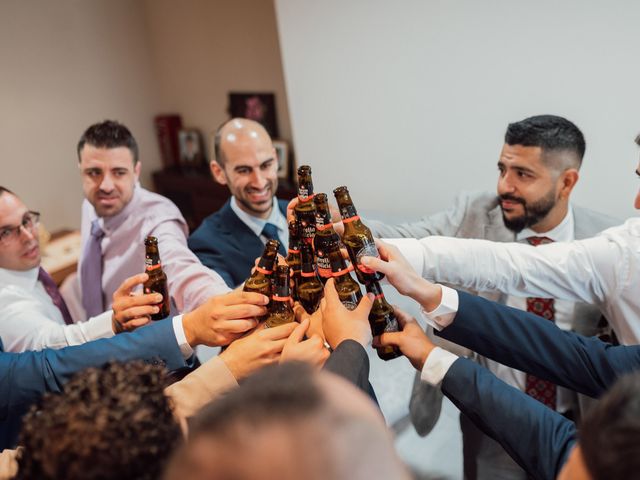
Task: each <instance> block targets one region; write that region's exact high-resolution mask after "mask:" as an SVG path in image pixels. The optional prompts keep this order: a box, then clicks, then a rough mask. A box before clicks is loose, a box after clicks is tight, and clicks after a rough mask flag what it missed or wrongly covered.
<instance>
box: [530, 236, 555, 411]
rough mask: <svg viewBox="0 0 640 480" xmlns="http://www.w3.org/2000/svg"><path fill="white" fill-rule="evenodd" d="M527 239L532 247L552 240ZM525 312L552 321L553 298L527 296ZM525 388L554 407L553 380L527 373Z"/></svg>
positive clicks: (543, 238) (542, 238)
mask: <svg viewBox="0 0 640 480" xmlns="http://www.w3.org/2000/svg"><path fill="white" fill-rule="evenodd" d="M527 241H528V242H529V243H530V244H531V245H533V246H534V247H537V246H538V245H542V244H545V243H551V242H553V240H551V239H550V238H547V237H529V238H527ZM527 312H531V313H535V314H536V315H538V316H540V317H542V318H545V319H547V320H550V321H552V322H553V321H554V316H555V309H554V300H553V299H552V298H532V297H530V298H527ZM525 388H526V390H525V391H526V393H527V395H529V396H530V397H533V398H535V399H536V400H538V401H540V402H542V403H544V404H545V405H546V406H547V407H549V408H551V409H553V410H555V409H556V385H555V384H554V383H553V382H550V381H548V380H542V379H540V378H538V377H536V376H535V375H531V374H529V373H527V379H526V387H525Z"/></svg>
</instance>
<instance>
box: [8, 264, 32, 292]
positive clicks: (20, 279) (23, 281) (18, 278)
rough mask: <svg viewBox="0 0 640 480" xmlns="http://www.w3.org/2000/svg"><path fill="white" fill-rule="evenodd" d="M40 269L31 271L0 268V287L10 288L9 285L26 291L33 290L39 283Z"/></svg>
mask: <svg viewBox="0 0 640 480" xmlns="http://www.w3.org/2000/svg"><path fill="white" fill-rule="evenodd" d="M39 272H40V267H39V266H38V267H35V268H32V269H31V270H24V271H18V270H9V269H6V268H0V287H8V286H9V285H15V286H17V287H20V288H24V289H25V290H33V289H34V288H35V286H36V283H37V282H38V273H39Z"/></svg>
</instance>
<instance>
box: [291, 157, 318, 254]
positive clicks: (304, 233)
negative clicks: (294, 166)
mask: <svg viewBox="0 0 640 480" xmlns="http://www.w3.org/2000/svg"><path fill="white" fill-rule="evenodd" d="M294 213H295V215H296V219H297V220H298V222H299V223H300V236H301V238H302V241H303V242H304V243H307V244H309V245H311V242H313V237H314V236H315V235H316V206H315V204H314V203H313V180H312V179H311V167H310V166H309V165H302V166H300V167H299V168H298V204H297V205H296V206H295V208H294Z"/></svg>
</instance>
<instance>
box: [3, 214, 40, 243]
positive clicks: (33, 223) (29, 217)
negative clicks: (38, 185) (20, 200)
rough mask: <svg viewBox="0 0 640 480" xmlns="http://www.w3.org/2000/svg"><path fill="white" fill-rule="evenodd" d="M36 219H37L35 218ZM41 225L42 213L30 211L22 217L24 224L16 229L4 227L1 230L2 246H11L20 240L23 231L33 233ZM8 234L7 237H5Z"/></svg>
mask: <svg viewBox="0 0 640 480" xmlns="http://www.w3.org/2000/svg"><path fill="white" fill-rule="evenodd" d="M34 217H35V218H34ZM38 225H40V212H35V211H33V210H29V211H28V212H26V213H25V215H24V217H22V223H21V224H20V225H18V226H15V227H3V228H2V229H0V245H9V244H10V243H12V242H15V241H17V240H18V239H19V238H20V234H21V231H20V230H22V229H24V230H25V231H28V232H29V233H32V232H33V229H34V228H37V227H38ZM5 234H6V236H5Z"/></svg>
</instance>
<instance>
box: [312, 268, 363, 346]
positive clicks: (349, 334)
mask: <svg viewBox="0 0 640 480" xmlns="http://www.w3.org/2000/svg"><path fill="white" fill-rule="evenodd" d="M372 297H373V295H371V294H367V295H366V296H364V297H362V300H360V303H359V304H358V307H357V308H356V309H355V310H347V309H346V307H345V306H344V305H343V304H342V302H341V301H340V297H338V292H336V288H335V286H334V280H333V278H330V279H329V281H327V284H326V285H325V287H324V298H323V299H322V302H321V303H320V309H321V311H322V329H323V331H324V335H325V338H326V339H327V342H329V345H331V348H336V347H337V346H338V345H340V343H342V342H343V341H344V340H349V339H351V340H355V341H356V342H358V343H360V344H361V345H363V346H366V345H368V344H370V343H371V338H372V336H371V327H370V326H369V312H370V311H371V307H372V306H373V299H372Z"/></svg>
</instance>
